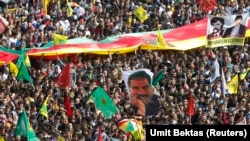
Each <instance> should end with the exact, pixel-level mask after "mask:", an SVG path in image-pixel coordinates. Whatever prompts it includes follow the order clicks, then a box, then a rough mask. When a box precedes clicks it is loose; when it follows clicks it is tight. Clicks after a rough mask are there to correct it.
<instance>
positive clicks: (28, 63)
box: [25, 55, 31, 67]
mask: <svg viewBox="0 0 250 141" xmlns="http://www.w3.org/2000/svg"><path fill="white" fill-rule="evenodd" d="M25 66H26V67H30V66H31V65H30V58H29V56H28V55H26V56H25Z"/></svg>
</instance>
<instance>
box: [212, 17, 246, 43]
mask: <svg viewBox="0 0 250 141" xmlns="http://www.w3.org/2000/svg"><path fill="white" fill-rule="evenodd" d="M247 25H248V14H242V15H231V16H221V17H217V16H212V15H209V16H208V24H207V47H209V48H215V47H221V46H228V45H237V46H242V45H244V41H245V34H246V30H247Z"/></svg>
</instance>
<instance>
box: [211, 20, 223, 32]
mask: <svg viewBox="0 0 250 141" xmlns="http://www.w3.org/2000/svg"><path fill="white" fill-rule="evenodd" d="M212 26H213V32H218V31H220V30H221V28H222V23H221V22H220V21H217V22H215V23H214V24H213V25H212Z"/></svg>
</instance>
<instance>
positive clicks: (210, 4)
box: [196, 0, 217, 13]
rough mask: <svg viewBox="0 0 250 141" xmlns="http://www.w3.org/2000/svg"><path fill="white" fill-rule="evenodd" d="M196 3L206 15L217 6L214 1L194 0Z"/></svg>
mask: <svg viewBox="0 0 250 141" xmlns="http://www.w3.org/2000/svg"><path fill="white" fill-rule="evenodd" d="M196 2H197V4H198V5H199V6H200V7H201V9H202V10H203V11H204V12H206V13H208V12H209V11H210V10H213V9H214V8H215V7H216V6H217V3H216V1H215V0H196Z"/></svg>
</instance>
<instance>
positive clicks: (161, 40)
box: [156, 28, 167, 48]
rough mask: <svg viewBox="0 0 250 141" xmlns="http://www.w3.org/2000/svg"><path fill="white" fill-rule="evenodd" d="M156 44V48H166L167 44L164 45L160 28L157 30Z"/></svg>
mask: <svg viewBox="0 0 250 141" xmlns="http://www.w3.org/2000/svg"><path fill="white" fill-rule="evenodd" d="M157 39H158V40H157V44H156V46H157V47H159V48H167V44H166V41H165V39H164V37H163V35H162V33H161V30H160V28H158V37H157Z"/></svg>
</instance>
